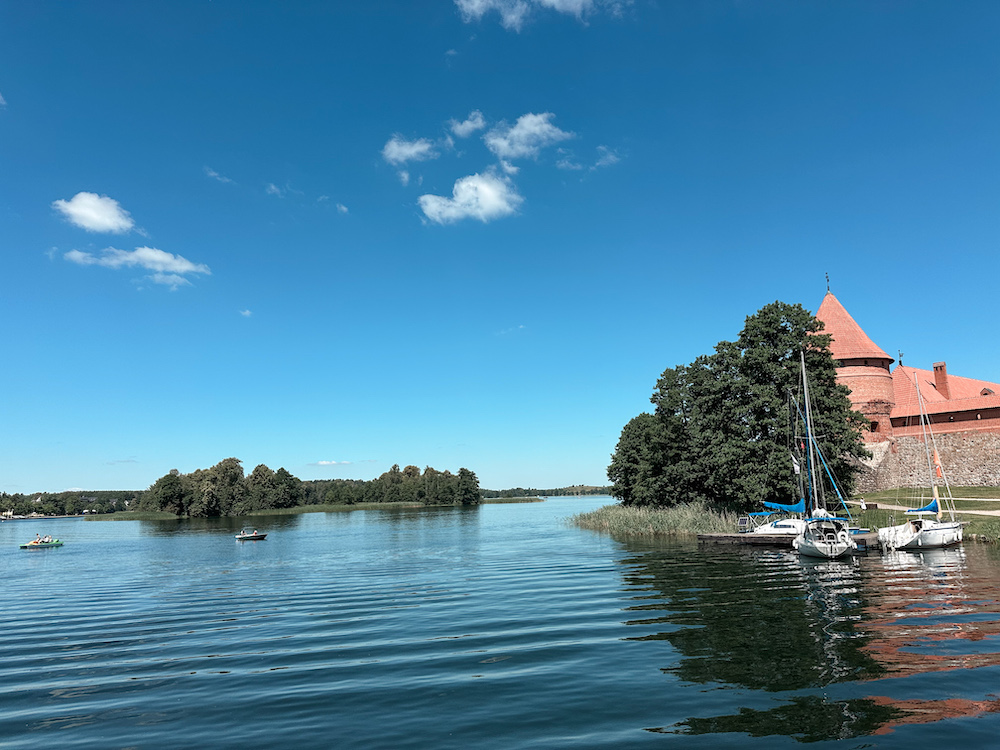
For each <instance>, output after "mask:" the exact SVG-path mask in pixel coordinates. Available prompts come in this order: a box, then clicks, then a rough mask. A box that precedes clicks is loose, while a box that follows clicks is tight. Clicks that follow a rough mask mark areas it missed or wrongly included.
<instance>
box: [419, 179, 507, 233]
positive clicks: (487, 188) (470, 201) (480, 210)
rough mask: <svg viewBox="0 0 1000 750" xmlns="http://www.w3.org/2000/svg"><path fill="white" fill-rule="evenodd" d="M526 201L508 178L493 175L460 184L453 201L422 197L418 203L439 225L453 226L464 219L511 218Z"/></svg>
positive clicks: (489, 219)
mask: <svg viewBox="0 0 1000 750" xmlns="http://www.w3.org/2000/svg"><path fill="white" fill-rule="evenodd" d="M523 201H524V198H522V197H521V196H520V195H518V193H517V190H516V189H515V188H514V186H513V184H511V182H510V180H509V179H508V178H504V177H499V176H497V175H496V174H494V173H492V172H486V173H484V174H474V175H470V176H468V177H463V178H461V179H460V180H458V181H456V182H455V187H454V189H453V190H452V197H451V198H445V197H442V196H440V195H421V196H420V198H419V200H418V202H419V204H420V208H421V210H422V211H423V212H424V215H425V216H426V217H427V218H428V219H430V220H431V221H433V222H436V223H438V224H453V223H454V222H456V221H461V220H462V219H479V220H480V221H482V222H483V223H486V222H488V221H492V220H493V219H499V218H501V217H503V216H509V215H510V214H512V213H514V212H515V211H517V209H518V207H519V206H520V205H521V203H522V202H523Z"/></svg>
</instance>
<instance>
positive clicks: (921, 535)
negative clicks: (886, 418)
mask: <svg viewBox="0 0 1000 750" xmlns="http://www.w3.org/2000/svg"><path fill="white" fill-rule="evenodd" d="M913 386H914V388H915V389H916V391H917V404H918V405H919V406H920V427H921V430H922V431H923V438H924V453H925V454H926V456H927V472H928V474H929V475H930V480H931V500H930V502H929V503H927V504H926V505H924V506H923V507H922V508H916V509H914V510H908V511H906V514H907V515H910V516H914V517H913V518H911V519H910V520H908V521H906V523H901V524H899V525H897V526H886V527H885V528H881V529H879V530H878V541H879V544H880V545H881V547H882V549H883V550H897V549H898V550H920V549H934V548H937V547H949V546H951V545H954V544H959V543H960V542H961V541H962V522H961V521H956V520H955V501H954V499H953V498H952V496H951V487H950V486H949V484H948V478H947V477H946V476H945V473H944V469H943V468H942V467H941V458H940V456H939V454H938V450H937V443H936V441H935V440H934V431H933V430H932V429H931V423H930V418H929V417H928V416H927V409H926V407H925V406H924V397H923V395H922V394H921V393H920V386H919V384H918V383H914V384H913ZM932 448H933V450H934V456H933V465H932V459H931V449H932ZM939 480H940V481H941V482H942V483H943V485H944V489H945V496H944V498H943V503H942V497H941V495H940V493H939V491H938V482H939ZM942 504H944V509H945V510H947V511H948V514H949V517H950V520H948V521H943V520H942V518H941V517H942Z"/></svg>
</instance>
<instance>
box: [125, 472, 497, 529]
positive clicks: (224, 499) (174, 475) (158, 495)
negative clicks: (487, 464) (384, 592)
mask: <svg viewBox="0 0 1000 750" xmlns="http://www.w3.org/2000/svg"><path fill="white" fill-rule="evenodd" d="M362 502H364V503H394V502H401V503H421V504H424V505H474V504H477V503H478V502H479V480H478V479H477V478H476V475H475V474H474V473H473V472H472V471H470V470H469V469H465V468H462V469H459V470H458V474H452V473H451V472H450V471H437V470H436V469H433V468H431V467H430V466H428V467H426V468H425V469H424V471H423V472H421V471H420V469H418V468H417V467H416V466H407V467H406V468H405V469H402V470H400V468H399V465H398V464H396V465H393V467H392V468H391V469H389V471H387V472H385V473H384V474H382V476H380V477H378V478H377V479H373V480H371V481H363V480H356V479H331V480H319V481H314V482H303V481H301V480H300V479H298V478H297V477H295V476H294V475H292V474H291V473H290V472H289V471H287V470H286V469H284V468H281V469H278V470H277V471H272V470H271V469H269V468H268V467H267V466H265V465H264V464H260V465H259V466H257V467H256V468H254V470H253V471H251V472H250V473H249V474H247V475H246V476H244V475H243V465H242V463H241V462H240V460H239V459H237V458H226V459H223V460H222V461H220V462H219V463H217V464H216V465H215V466H213V467H212V468H210V469H197V470H196V471H193V472H191V473H190V474H181V473H180V472H178V471H177V470H176V469H174V470H172V471H170V472H169V473H167V474H166V475H164V476H162V477H160V478H159V479H157V480H156V482H154V483H153V485H152V486H151V487H150V488H149V489H148V490H146V491H145V492H144V493H142V498H141V500H140V507H141V508H142V509H143V510H161V511H168V512H170V513H174V514H175V515H179V516H191V517H216V516H242V515H248V514H251V513H255V512H257V511H261V510H268V509H270V508H294V507H296V506H300V505H318V504H321V503H336V504H347V505H352V504H354V503H362Z"/></svg>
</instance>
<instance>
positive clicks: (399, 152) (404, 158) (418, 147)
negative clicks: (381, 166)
mask: <svg viewBox="0 0 1000 750" xmlns="http://www.w3.org/2000/svg"><path fill="white" fill-rule="evenodd" d="M437 157H438V153H437V151H435V150H434V144H433V143H431V142H430V141H429V140H427V139H426V138H418V139H417V140H415V141H408V140H406V139H404V138H402V137H401V136H399V135H394V136H392V138H390V139H389V140H388V141H386V144H385V146H383V147H382V158H383V159H385V160H386V161H387V162H389V163H390V164H392V165H394V166H399V165H400V164H406V162H408V161H427V160H428V159H436V158H437Z"/></svg>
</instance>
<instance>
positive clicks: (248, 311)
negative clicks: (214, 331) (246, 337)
mask: <svg viewBox="0 0 1000 750" xmlns="http://www.w3.org/2000/svg"><path fill="white" fill-rule="evenodd" d="M240 315H242V316H243V317H244V318H249V317H250V316H251V315H253V313H252V312H251V311H250V310H240Z"/></svg>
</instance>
